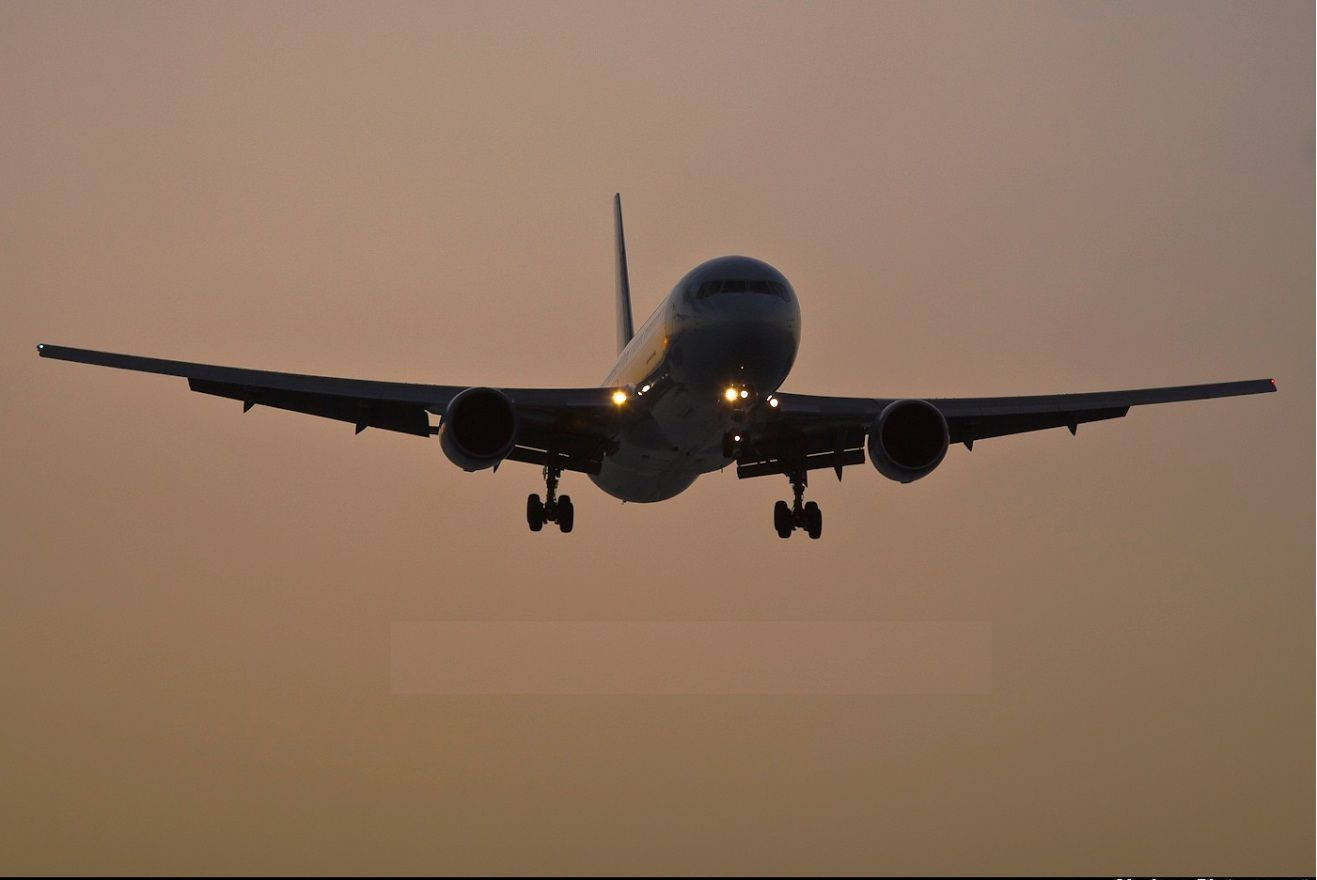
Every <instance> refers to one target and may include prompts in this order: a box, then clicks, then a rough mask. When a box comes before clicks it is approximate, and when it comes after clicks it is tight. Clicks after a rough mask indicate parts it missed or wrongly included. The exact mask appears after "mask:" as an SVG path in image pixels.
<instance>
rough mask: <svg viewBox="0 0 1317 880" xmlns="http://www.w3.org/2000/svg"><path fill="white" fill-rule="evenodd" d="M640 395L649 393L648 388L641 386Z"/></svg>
mask: <svg viewBox="0 0 1317 880" xmlns="http://www.w3.org/2000/svg"><path fill="white" fill-rule="evenodd" d="M640 393H641V394H648V393H649V386H648V385H644V386H642V387H641V389H640Z"/></svg>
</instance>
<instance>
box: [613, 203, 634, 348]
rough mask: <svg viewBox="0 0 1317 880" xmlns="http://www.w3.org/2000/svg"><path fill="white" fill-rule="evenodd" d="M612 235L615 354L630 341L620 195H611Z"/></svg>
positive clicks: (629, 314)
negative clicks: (613, 247) (615, 310)
mask: <svg viewBox="0 0 1317 880" xmlns="http://www.w3.org/2000/svg"><path fill="white" fill-rule="evenodd" d="M613 234H614V238H616V240H617V353H618V354H621V353H622V349H624V348H626V344H627V343H628V342H630V341H631V337H632V336H634V335H635V331H633V330H632V329H631V281H630V280H629V279H628V277H627V270H626V239H625V238H623V237H622V195H621V194H620V193H614V194H613Z"/></svg>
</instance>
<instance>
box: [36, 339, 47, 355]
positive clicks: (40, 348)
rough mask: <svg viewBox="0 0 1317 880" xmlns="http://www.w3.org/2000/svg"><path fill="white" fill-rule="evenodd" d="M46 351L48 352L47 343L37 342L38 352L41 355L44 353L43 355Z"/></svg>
mask: <svg viewBox="0 0 1317 880" xmlns="http://www.w3.org/2000/svg"><path fill="white" fill-rule="evenodd" d="M45 353H46V343H44V342H38V343H37V354H39V355H43V356H44V355H45Z"/></svg>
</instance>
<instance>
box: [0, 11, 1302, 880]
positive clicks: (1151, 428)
mask: <svg viewBox="0 0 1317 880" xmlns="http://www.w3.org/2000/svg"><path fill="white" fill-rule="evenodd" d="M1313 33H1314V13H1313V9H1312V6H1311V5H1310V4H1302V3H1266V4H1240V3H1237V4H1224V3H1188V4H1171V3H1162V4H1157V5H1155V6H1153V7H1150V6H1144V5H1108V4H1103V5H1098V4H1048V5H1037V4H1030V5H1016V4H950V5H943V4H931V3H929V4H898V3H882V4H860V5H844V4H818V5H811V6H804V5H794V4H793V5H767V4H765V5H753V6H740V5H719V6H716V7H714V8H707V7H706V6H705V5H703V4H689V5H659V4H629V5H625V4H598V5H585V6H579V5H561V4H559V5H552V6H549V5H547V4H543V5H542V4H534V5H529V4H528V5H524V6H498V5H491V4H483V3H482V4H479V5H475V6H469V7H462V6H457V5H455V4H442V5H440V4H421V5H399V6H376V5H364V4H363V5H329V6H312V5H310V4H292V5H281V6H277V7H274V8H270V7H269V6H268V5H267V4H254V5H240V4H220V5H149V6H136V5H128V4H99V5H52V4H47V3H8V4H5V5H4V6H3V7H0V83H2V85H0V119H3V120H4V124H3V125H2V126H0V155H2V156H3V161H0V205H2V206H3V207H2V208H0V297H2V298H3V299H2V304H3V315H4V320H3V321H0V342H3V346H0V365H2V369H3V370H4V377H5V381H4V382H3V383H0V395H3V399H2V400H0V403H3V406H4V410H5V413H6V417H5V419H4V421H3V423H2V424H0V450H3V455H0V485H3V487H4V491H3V492H2V493H0V583H2V584H3V586H4V589H3V593H2V594H0V595H3V602H4V605H3V611H2V613H0V655H3V658H4V659H3V666H2V667H0V668H3V669H4V670H5V673H4V674H3V675H2V676H0V707H2V708H3V711H4V715H5V719H6V720H5V729H6V733H5V737H4V739H3V743H4V744H3V747H0V779H3V780H4V784H3V785H0V829H3V830H0V870H4V871H7V872H28V871H42V872H124V871H127V872H168V871H186V872H205V873H226V872H239V873H252V872H257V871H261V870H274V871H294V872H304V873H305V872H323V871H328V872H335V873H350V872H358V871H368V872H375V873H378V872H388V871H401V872H427V873H430V872H438V873H445V872H466V871H483V872H521V871H553V872H570V871H584V872H604V871H623V872H628V871H629V872H637V871H644V872H649V873H661V872H667V871H672V872H687V873H689V872H737V873H748V872H785V871H811V872H816V871H836V872H878V873H898V872H916V873H942V874H946V873H957V872H966V871H968V872H975V873H984V872H986V873H1011V872H1026V873H1042V872H1058V873H1081V874H1115V873H1131V872H1132V873H1135V874H1140V873H1142V874H1150V873H1158V872H1177V871H1178V872H1182V873H1183V872H1189V871H1203V870H1208V871H1211V872H1215V873H1305V872H1306V873H1311V872H1312V870H1313V828H1314V810H1313V794H1314V790H1313V776H1314V772H1313V771H1314V764H1313V716H1314V699H1313V693H1314V687H1313V686H1314V681H1313V662H1312V659H1313V650H1314V642H1313V634H1314V633H1313V619H1314V615H1313V612H1314V605H1313V574H1314V571H1313V549H1314V547H1313V528H1314V518H1313V489H1314V479H1313V448H1314V444H1313V425H1314V410H1313V400H1314V387H1313V375H1314V359H1313V350H1314V346H1313V326H1314V309H1313V303H1314V297H1313V291H1314V273H1313V241H1314V226H1313V216H1314V201H1313V192H1314V176H1313V154H1314V137H1313V132H1314V115H1313V106H1314V85H1313V83H1314V80H1313V64H1314V51H1313ZM614 191H621V192H622V193H623V198H624V201H625V208H626V219H627V237H628V244H629V249H630V264H631V283H632V290H633V296H634V297H635V300H636V303H635V307H636V311H637V313H638V314H637V323H639V322H640V321H641V320H643V317H644V316H646V315H647V314H648V313H649V310H650V309H651V308H652V307H653V306H654V304H655V303H657V302H658V300H659V299H660V298H661V297H662V296H663V294H664V293H665V292H666V291H667V289H668V288H669V287H670V286H671V284H672V283H674V282H675V281H676V280H677V279H678V278H679V277H680V276H681V274H682V273H683V272H684V271H685V270H686V269H688V268H689V267H690V266H692V265H694V264H695V263H697V262H699V261H700V260H703V259H706V258H708V257H712V256H716V255H719V254H724V253H746V254H750V255H753V256H756V257H759V258H761V259H765V260H767V261H769V262H771V263H773V264H774V265H775V266H777V267H778V268H780V269H781V270H782V271H783V272H784V273H785V274H786V275H787V277H788V278H790V279H791V281H792V283H793V284H794V285H795V287H796V290H797V292H798V293H799V295H800V299H801V305H802V311H803V327H804V337H803V341H802V348H801V352H800V357H799V359H798V361H797V365H796V369H795V371H794V372H793V374H792V377H791V378H790V379H789V380H788V383H787V385H786V390H791V391H802V392H813V393H836V394H873V395H884V396H888V395H928V396H949V395H972V394H1023V393H1042V392H1055V391H1088V390H1099V389H1105V388H1129V387H1140V386H1147V385H1159V384H1182V383H1191V382H1207V381H1216V380H1228V379H1246V378H1258V377H1267V376H1276V377H1277V378H1278V381H1279V385H1280V393H1279V394H1275V395H1267V396H1263V397H1256V398H1245V399H1237V400H1225V401H1211V402H1204V403H1190V404H1182V405H1174V406H1166V407H1157V408H1138V409H1135V410H1133V411H1132V412H1131V414H1130V416H1129V417H1128V418H1126V419H1123V420H1118V421H1113V422H1106V423H1100V424H1096V425H1091V426H1083V427H1082V428H1081V429H1080V431H1079V434H1078V437H1077V438H1071V437H1070V435H1069V434H1068V432H1066V431H1063V430H1056V431H1048V432H1042V433H1039V434H1033V435H1027V436H1021V437H1014V438H1003V439H1000V440H991V441H983V442H982V443H980V444H976V445H975V448H974V451H973V453H967V452H966V451H965V450H964V449H963V448H959V447H958V448H956V449H953V450H951V452H950V453H949V454H948V456H947V459H946V461H945V463H944V464H943V465H942V466H941V467H940V468H939V469H938V471H937V472H935V473H934V474H932V475H931V476H930V477H928V478H927V479H925V480H923V481H920V482H918V483H915V484H912V485H908V486H899V485H896V484H894V483H890V482H888V481H886V480H884V479H882V478H881V477H879V476H878V475H877V474H876V473H875V472H874V471H873V470H872V469H871V468H869V467H867V466H866V467H864V468H855V469H851V470H848V472H847V476H846V479H845V481H844V482H843V483H842V484H840V485H839V484H838V483H837V482H836V481H835V480H834V479H833V478H832V477H831V475H826V474H825V475H824V476H821V477H818V478H816V479H815V481H814V482H813V483H812V484H811V486H810V496H811V497H813V498H815V499H817V500H818V501H819V502H820V504H821V505H822V507H823V509H824V511H825V513H826V517H827V527H826V533H825V535H824V538H823V540H821V541H819V542H811V541H808V540H803V539H802V538H803V536H799V535H798V536H797V537H796V538H795V539H794V540H791V541H788V542H784V541H780V540H779V539H778V538H777V537H776V536H775V535H774V533H773V531H772V529H771V527H770V521H771V518H770V515H771V506H772V502H773V501H774V500H775V499H777V498H780V497H786V495H787V486H786V484H785V481H784V480H777V479H760V480H746V481H738V480H737V479H736V478H735V476H734V475H733V474H732V473H730V472H727V473H723V474H720V475H717V474H716V475H712V476H708V477H705V478H702V479H700V480H699V481H698V482H697V483H696V484H695V486H694V487H693V488H692V489H691V490H689V491H688V492H686V493H685V494H683V495H681V496H679V497H678V498H676V499H674V500H673V501H671V502H668V503H664V504H660V505H638V504H627V505H622V504H619V503H618V502H617V501H615V500H613V499H610V498H608V497H607V496H605V495H603V494H602V493H600V492H598V491H597V490H595V489H594V487H593V486H591V485H590V484H589V483H588V481H586V480H585V479H583V478H581V477H580V476H578V475H568V476H567V477H566V478H565V479H564V486H563V488H564V491H567V492H570V493H571V495H572V497H573V499H574V501H575V505H576V530H575V532H574V533H573V534H571V535H560V534H557V533H550V532H546V533H542V534H538V535H533V534H530V533H528V532H527V530H526V526H525V522H524V518H523V506H524V499H525V496H526V494H527V493H528V492H531V491H536V490H541V489H542V485H541V482H540V479H539V474H538V472H537V470H536V469H535V468H534V467H531V466H527V465H518V464H508V465H507V466H506V467H502V468H500V469H499V471H498V473H497V474H495V475H491V474H489V473H488V472H485V473H479V474H464V473H462V472H460V471H458V470H457V469H456V468H454V467H453V466H451V465H450V464H449V463H448V462H447V461H446V459H444V457H443V455H442V454H441V452H440V450H439V448H438V444H437V443H435V442H432V441H431V442H427V441H424V440H421V439H418V438H415V437H409V436H404V435H397V434H389V433H385V432H379V431H366V432H365V433H363V434H361V435H360V436H357V437H354V436H353V433H352V431H351V428H350V426H347V425H343V424H339V423H336V422H328V421H322V420H318V419H314V418H310V417H306V416H298V415H294V414H289V413H282V412H276V411H271V410H266V409H262V408H259V407H258V408H257V409H256V410H254V411H253V412H252V413H249V414H247V415H246V416H243V415H242V414H241V407H240V406H239V405H238V404H237V403H236V402H232V401H221V400H217V399H213V398H209V397H205V396H202V395H196V394H191V393H190V392H189V391H188V390H187V386H186V383H185V382H183V381H182V380H179V379H167V378H163V377H154V376H144V375H133V374H128V373H123V372H119V371H111V370H102V369H96V368H91V367H85V366H80V365H73V364H65V363H57V362H50V361H43V360H39V359H38V358H37V356H36V354H35V351H34V350H33V347H34V345H35V344H36V343H37V342H39V341H44V342H52V343H59V344H66V345H74V346H85V347H91V348H102V349H108V350H112V351H125V352H132V353H137V354H145V355H155V356H161V357H172V358H181V359H189V360H198V361H208V362H213V363H222V364H231V365H238V366H250V367H257V368H266V369H277V370H290V371H303V372H314V373H326V374H332V375H344V376H359V377H364V378H380V379H401V380H414V381H429V382H443V383H464V382H471V383H482V384H506V385H528V384H536V383H542V384H545V385H557V386H561V385H567V386H571V385H584V384H591V383H594V382H597V381H599V380H600V379H601V378H602V377H603V376H604V374H605V373H606V372H607V370H608V368H609V366H610V365H611V360H612V353H613V314H612V283H613V282H612V273H613V266H612V261H611V247H612V245H611V238H610V237H611V215H610V199H611V197H612V194H613V192H614ZM463 620H469V621H487V622H496V621H523V622H525V621H632V622H634V621H678V622H680V621H816V622H817V621H874V622H901V621H925V622H927V621H964V622H975V623H976V624H986V625H987V626H988V627H990V630H991V666H992V668H991V688H990V690H989V692H987V693H966V694H945V693H942V694H925V695H920V694H909V695H893V696H868V697H847V696H836V695H828V694H820V695H818V696H775V697H773V696H744V695H742V696H737V695H732V696H716V695H708V694H703V695H698V696H694V695H693V696H643V695H637V696H587V695H579V696H572V697H551V696H536V697H515V696H484V697H480V696H436V695H403V694H398V693H394V691H393V690H392V688H391V683H390V668H389V658H390V651H391V644H390V634H391V632H392V631H393V629H394V627H395V626H397V625H400V624H409V623H414V622H440V623H442V622H444V621H463ZM512 631H514V630H513V629H512V628H510V629H509V632H512ZM508 650H511V648H510V647H509V646H506V645H499V644H497V643H491V644H489V645H488V652H489V656H488V657H487V658H485V659H492V658H498V657H500V656H502V655H503V653H504V652H506V651H508ZM790 650H805V649H803V648H802V647H801V646H799V645H793V646H792V647H791V648H790ZM474 659H475V660H479V659H481V658H478V657H477V658H474ZM650 671H652V670H646V672H650ZM920 671H921V670H914V673H919V672H920ZM618 675H619V676H621V677H622V678H625V676H626V670H625V669H620V670H618Z"/></svg>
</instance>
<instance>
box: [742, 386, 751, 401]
mask: <svg viewBox="0 0 1317 880" xmlns="http://www.w3.org/2000/svg"><path fill="white" fill-rule="evenodd" d="M749 396H750V392H749V391H746V390H745V389H744V388H742V389H741V399H742V400H745V399H746V398H747V397H749Z"/></svg>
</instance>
